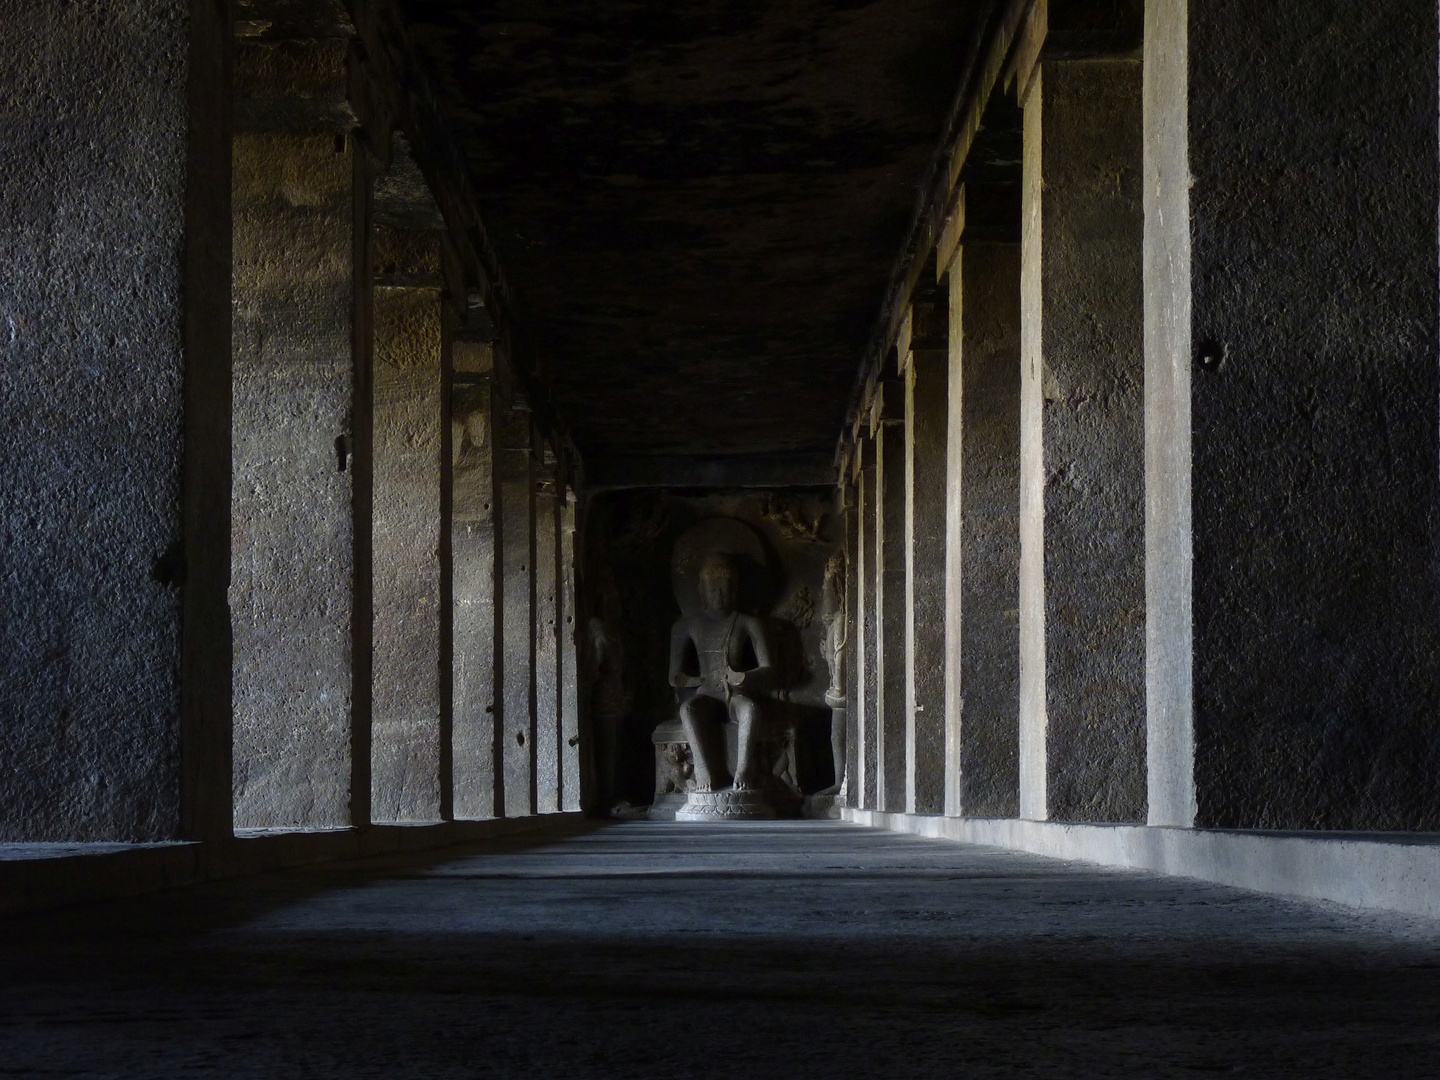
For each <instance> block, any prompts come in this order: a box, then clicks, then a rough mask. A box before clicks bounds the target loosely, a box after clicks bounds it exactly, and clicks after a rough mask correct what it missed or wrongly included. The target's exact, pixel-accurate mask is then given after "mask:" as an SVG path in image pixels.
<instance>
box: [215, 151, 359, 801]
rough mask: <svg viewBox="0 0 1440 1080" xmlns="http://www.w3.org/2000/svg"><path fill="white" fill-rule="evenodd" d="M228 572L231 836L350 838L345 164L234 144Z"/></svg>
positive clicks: (349, 290) (341, 159) (329, 156)
mask: <svg viewBox="0 0 1440 1080" xmlns="http://www.w3.org/2000/svg"><path fill="white" fill-rule="evenodd" d="M233 161H234V165H233V169H234V171H233V176H234V182H233V183H234V207H235V210H234V251H235V266H234V281H233V304H234V314H233V319H234V339H233V359H232V363H233V380H234V381H233V387H234V389H233V414H232V424H231V430H232V445H233V470H234V472H233V480H232V488H231V519H232V525H231V544H232V551H233V554H232V566H231V587H230V607H231V612H232V625H233V633H234V663H233V676H232V679H233V700H234V744H235V766H234V797H235V822H236V824H237V825H238V826H241V827H249V828H257V827H276V826H327V825H343V824H346V823H348V821H349V795H350V791H349V784H350V713H351V709H350V697H351V663H350V657H351V640H350V630H351V618H352V579H353V573H354V569H353V556H352V545H353V535H352V533H353V525H352V509H351V498H352V490H351V478H352V476H353V472H352V470H351V468H350V414H351V400H352V395H353V383H354V365H353V360H352V345H351V310H352V302H353V284H352V270H351V248H352V244H353V226H352V211H351V192H352V172H353V163H352V161H351V148H350V143H349V141H348V140H342V142H341V143H340V144H339V145H338V146H337V144H336V141H335V138H334V137H333V136H332V135H330V134H318V135H309V136H301V135H289V134H264V133H242V134H239V135H237V136H236V138H235V142H234V159H233Z"/></svg>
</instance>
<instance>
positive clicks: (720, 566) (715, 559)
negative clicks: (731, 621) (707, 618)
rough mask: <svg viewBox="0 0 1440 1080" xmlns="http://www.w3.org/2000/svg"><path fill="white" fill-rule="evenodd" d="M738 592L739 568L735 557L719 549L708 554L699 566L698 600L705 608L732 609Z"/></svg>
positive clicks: (723, 611)
mask: <svg viewBox="0 0 1440 1080" xmlns="http://www.w3.org/2000/svg"><path fill="white" fill-rule="evenodd" d="M739 592H740V568H739V566H737V565H736V563H735V559H734V558H733V557H732V556H730V555H726V554H725V553H724V552H719V551H717V552H713V553H711V554H710V555H708V556H707V557H706V559H705V562H704V564H703V565H702V566H701V567H700V600H701V602H702V603H704V605H705V610H706V611H716V612H720V613H722V614H723V613H725V612H730V611H734V610H735V601H736V598H737V596H738V594H739Z"/></svg>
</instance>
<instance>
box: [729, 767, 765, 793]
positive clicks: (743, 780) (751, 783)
mask: <svg viewBox="0 0 1440 1080" xmlns="http://www.w3.org/2000/svg"><path fill="white" fill-rule="evenodd" d="M759 786H760V785H759V784H757V783H755V778H754V777H753V776H752V775H751V774H750V772H749V770H746V771H745V772H741V773H736V774H735V790H736V791H754V790H755V789H756V788H758V787H759Z"/></svg>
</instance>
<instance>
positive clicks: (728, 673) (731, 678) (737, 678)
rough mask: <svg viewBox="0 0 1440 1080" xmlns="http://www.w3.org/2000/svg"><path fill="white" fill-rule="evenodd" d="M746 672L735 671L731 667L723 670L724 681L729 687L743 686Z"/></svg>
mask: <svg viewBox="0 0 1440 1080" xmlns="http://www.w3.org/2000/svg"><path fill="white" fill-rule="evenodd" d="M745 675H746V672H743V671H736V670H735V669H734V668H732V667H726V669H725V681H726V682H727V683H729V684H730V685H731V686H744V685H745Z"/></svg>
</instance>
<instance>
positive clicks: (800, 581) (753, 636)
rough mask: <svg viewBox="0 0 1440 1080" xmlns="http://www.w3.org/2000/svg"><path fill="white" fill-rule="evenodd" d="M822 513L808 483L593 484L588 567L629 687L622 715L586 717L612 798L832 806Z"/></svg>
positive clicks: (839, 783)
mask: <svg viewBox="0 0 1440 1080" xmlns="http://www.w3.org/2000/svg"><path fill="white" fill-rule="evenodd" d="M832 512H833V508H832V503H831V499H830V497H829V495H828V493H821V492H810V491H804V492H799V493H794V492H735V493H714V494H677V493H670V492H655V491H637V492H616V493H611V494H609V495H607V496H601V497H597V499H596V500H595V502H594V504H592V508H591V516H590V519H589V526H588V528H587V538H588V543H587V554H588V559H589V573H590V574H591V575H592V576H591V580H592V581H595V582H604V583H605V585H606V592H607V603H606V604H605V605H604V606H605V608H606V618H605V623H606V626H605V632H606V634H607V636H608V638H609V639H610V640H612V641H614V642H617V643H621V644H622V647H623V652H624V655H625V657H626V665H625V666H626V670H625V671H624V672H620V673H616V675H615V676H614V678H616V679H617V680H623V681H624V683H625V685H626V686H628V687H630V688H631V693H630V694H629V695H627V700H626V703H625V704H626V706H627V715H625V716H623V717H621V716H617V715H615V713H616V711H618V710H610V711H609V715H607V716H604V717H602V716H600V715H598V714H596V715H594V720H595V723H596V726H597V728H599V727H606V728H608V729H609V730H607V731H603V732H602V731H599V730H597V731H596V735H597V741H596V746H597V750H599V751H600V760H598V761H597V775H598V776H599V777H600V778H602V784H603V785H604V787H606V788H607V790H606V792H605V795H606V798H607V805H608V806H611V807H613V808H614V809H613V811H612V812H614V813H616V814H618V815H620V816H631V815H634V814H637V813H645V814H647V815H648V816H649V817H651V818H658V819H674V818H677V817H678V818H679V819H680V820H723V819H765V818H773V817H796V816H801V815H802V814H811V813H814V814H817V815H819V816H831V815H833V814H834V813H835V812H836V809H837V806H838V805H840V804H842V803H841V800H843V796H842V795H841V792H842V790H843V781H844V776H843V768H844V766H843V761H844V735H843V728H844V702H843V700H837V699H835V696H834V694H833V692H831V693H829V694H828V695H827V691H831V690H832V682H833V680H832V677H831V676H832V672H831V666H830V661H831V660H832V659H833V650H832V649H831V648H830V647H831V646H833V644H834V642H835V640H836V637H835V629H836V622H835V619H834V617H833V612H834V609H835V603H836V600H835V597H834V596H833V595H832V594H833V593H834V588H835V585H834V580H833V574H832V575H831V576H830V577H828V578H827V567H831V566H832V565H833V562H834V559H835V557H836V555H837V552H836V550H835V547H834V544H833V537H832V535H831V533H832V530H833V528H834V523H833V521H832V520H831V518H832ZM841 558H843V556H841ZM827 586H828V588H829V592H827ZM841 603H843V598H842V599H841ZM837 720H838V723H837V722H836V721H837ZM837 728H838V729H839V734H838V742H837V739H836V729H837ZM642 770H643V771H642ZM647 806H648V810H646V809H644V808H645V807H647Z"/></svg>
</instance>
